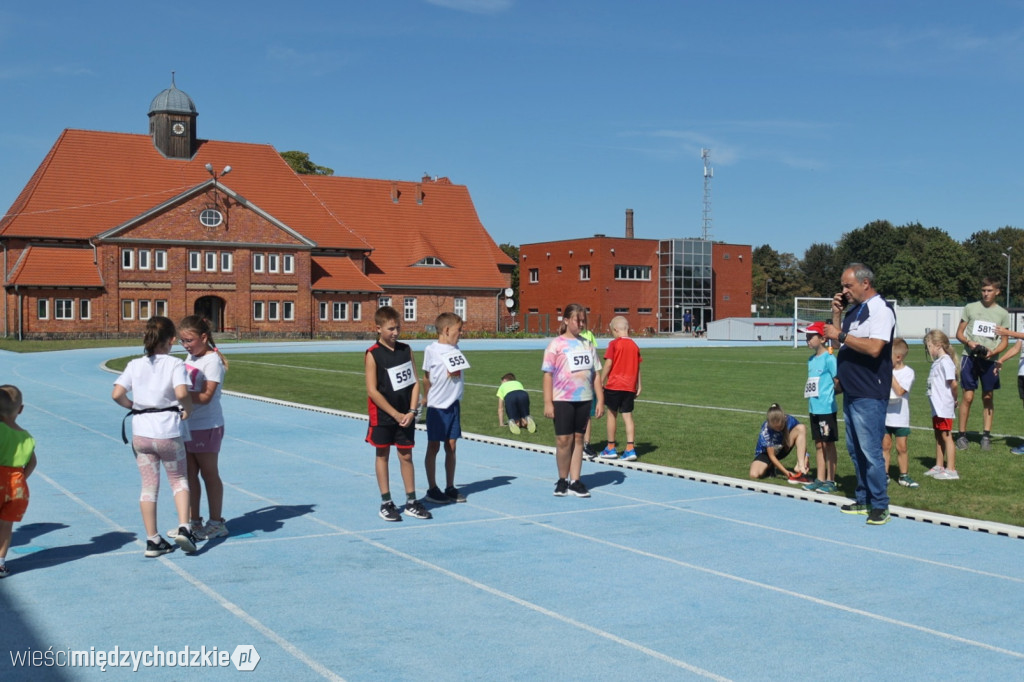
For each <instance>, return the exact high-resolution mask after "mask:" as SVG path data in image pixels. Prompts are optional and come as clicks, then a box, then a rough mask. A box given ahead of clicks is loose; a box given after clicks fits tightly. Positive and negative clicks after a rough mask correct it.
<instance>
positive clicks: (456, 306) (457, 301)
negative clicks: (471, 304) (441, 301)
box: [452, 296, 466, 320]
mask: <svg viewBox="0 0 1024 682" xmlns="http://www.w3.org/2000/svg"><path fill="white" fill-rule="evenodd" d="M452 312H454V313H455V314H456V315H458V316H459V318H460V319H462V320H465V319H466V297H465V296H456V297H455V298H454V299H453V300H452Z"/></svg>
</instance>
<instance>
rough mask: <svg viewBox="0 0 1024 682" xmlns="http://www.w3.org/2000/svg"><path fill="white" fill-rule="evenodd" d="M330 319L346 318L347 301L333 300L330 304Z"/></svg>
mask: <svg viewBox="0 0 1024 682" xmlns="http://www.w3.org/2000/svg"><path fill="white" fill-rule="evenodd" d="M331 319H332V320H347V319H348V303H346V302H345V301H335V302H334V303H333V304H332V305H331Z"/></svg>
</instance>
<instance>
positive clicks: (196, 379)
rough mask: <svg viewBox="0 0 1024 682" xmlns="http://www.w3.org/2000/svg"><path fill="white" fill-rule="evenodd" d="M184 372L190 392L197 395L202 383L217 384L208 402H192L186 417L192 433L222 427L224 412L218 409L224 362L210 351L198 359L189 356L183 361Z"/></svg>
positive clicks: (222, 383) (215, 353)
mask: <svg viewBox="0 0 1024 682" xmlns="http://www.w3.org/2000/svg"><path fill="white" fill-rule="evenodd" d="M185 370H186V371H187V372H188V380H189V389H188V390H190V391H193V392H197V393H198V392H200V391H202V390H203V383H204V382H206V381H216V382H217V389H216V390H215V391H214V392H213V398H212V399H211V400H210V402H208V403H207V404H205V405H200V404H199V403H197V402H196V401H194V400H193V401H192V414H190V415H189V417H188V426H189V428H190V429H191V430H193V431H202V430H205V429H214V428H217V427H218V426H224V411H223V410H222V409H221V407H220V388H221V386H223V385H224V362H223V361H222V360H221V359H220V355H218V354H217V351H211V352H209V353H207V354H206V355H202V356H200V357H198V358H197V357H195V356H193V355H189V356H188V359H187V360H185Z"/></svg>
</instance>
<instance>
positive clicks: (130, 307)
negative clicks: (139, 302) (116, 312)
mask: <svg viewBox="0 0 1024 682" xmlns="http://www.w3.org/2000/svg"><path fill="white" fill-rule="evenodd" d="M121 319H122V320H134V319H135V301H133V300H132V299H130V298H122V299H121Z"/></svg>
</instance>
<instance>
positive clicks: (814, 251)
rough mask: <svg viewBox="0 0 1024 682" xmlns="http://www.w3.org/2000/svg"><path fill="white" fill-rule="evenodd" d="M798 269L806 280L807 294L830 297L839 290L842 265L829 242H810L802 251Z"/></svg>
mask: <svg viewBox="0 0 1024 682" xmlns="http://www.w3.org/2000/svg"><path fill="white" fill-rule="evenodd" d="M800 270H801V271H803V273H804V279H805V281H806V282H807V288H808V290H809V291H808V294H807V295H808V296H818V297H821V298H831V297H832V295H833V294H835V293H836V292H837V291H839V288H838V287H839V278H840V277H841V276H842V274H843V272H842V266H841V265H840V264H839V263H838V262H837V260H836V248H835V247H834V246H832V245H831V244H821V243H818V244H811V245H810V246H809V247H808V248H807V250H806V251H804V258H803V260H802V261H800Z"/></svg>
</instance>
